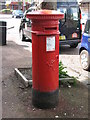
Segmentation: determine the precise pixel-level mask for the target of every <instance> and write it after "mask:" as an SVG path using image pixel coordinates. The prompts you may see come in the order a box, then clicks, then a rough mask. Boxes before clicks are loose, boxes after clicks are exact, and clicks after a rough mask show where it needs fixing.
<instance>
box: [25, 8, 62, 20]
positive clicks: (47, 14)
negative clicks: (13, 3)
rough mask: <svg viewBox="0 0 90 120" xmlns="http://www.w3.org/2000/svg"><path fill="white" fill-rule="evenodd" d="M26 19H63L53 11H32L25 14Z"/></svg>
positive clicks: (57, 12) (58, 13)
mask: <svg viewBox="0 0 90 120" xmlns="http://www.w3.org/2000/svg"><path fill="white" fill-rule="evenodd" d="M26 16H27V18H30V19H42V20H43V19H62V18H64V14H63V13H61V12H59V11H55V10H46V9H44V10H38V11H33V12H29V13H27V15H26Z"/></svg>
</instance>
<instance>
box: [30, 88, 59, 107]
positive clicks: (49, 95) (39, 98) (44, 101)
mask: <svg viewBox="0 0 90 120" xmlns="http://www.w3.org/2000/svg"><path fill="white" fill-rule="evenodd" d="M58 101H59V89H57V90H55V91H53V92H39V91H37V90H35V89H33V90H32V104H33V105H34V106H35V107H37V108H41V109H48V108H54V107H56V106H57V105H58Z"/></svg>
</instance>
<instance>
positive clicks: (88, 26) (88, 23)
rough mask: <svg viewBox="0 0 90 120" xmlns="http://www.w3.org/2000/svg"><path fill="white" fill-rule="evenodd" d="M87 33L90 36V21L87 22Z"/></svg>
mask: <svg viewBox="0 0 90 120" xmlns="http://www.w3.org/2000/svg"><path fill="white" fill-rule="evenodd" d="M85 33H87V34H90V20H88V21H87V22H86V26H85Z"/></svg>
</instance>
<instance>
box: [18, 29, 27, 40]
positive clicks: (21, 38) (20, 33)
mask: <svg viewBox="0 0 90 120" xmlns="http://www.w3.org/2000/svg"><path fill="white" fill-rule="evenodd" d="M19 37H20V40H21V41H24V40H25V39H26V37H25V36H24V34H23V29H20V30H19Z"/></svg>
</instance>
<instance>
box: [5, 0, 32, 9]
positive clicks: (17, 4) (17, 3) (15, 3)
mask: <svg viewBox="0 0 90 120" xmlns="http://www.w3.org/2000/svg"><path fill="white" fill-rule="evenodd" d="M30 3H31V0H6V7H7V8H10V9H12V10H16V9H21V10H23V9H24V8H25V9H28V8H29V7H30Z"/></svg>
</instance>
